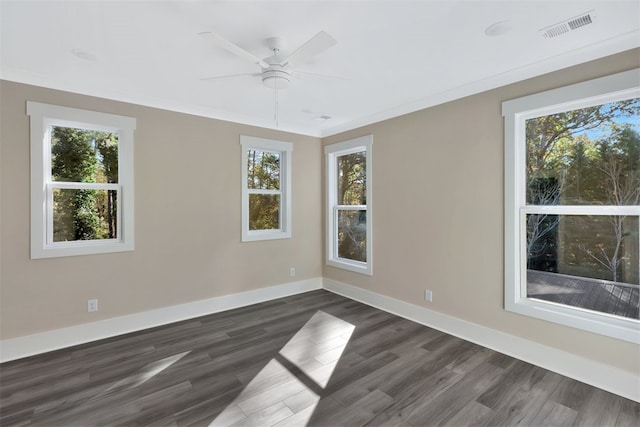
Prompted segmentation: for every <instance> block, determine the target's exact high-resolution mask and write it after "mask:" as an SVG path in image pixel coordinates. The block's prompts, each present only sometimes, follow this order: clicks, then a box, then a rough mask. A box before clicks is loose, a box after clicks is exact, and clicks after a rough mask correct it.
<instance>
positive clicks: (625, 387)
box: [0, 277, 640, 402]
mask: <svg viewBox="0 0 640 427" xmlns="http://www.w3.org/2000/svg"><path fill="white" fill-rule="evenodd" d="M321 288H324V289H326V290H328V291H331V292H334V293H336V294H340V295H343V296H345V297H347V298H350V299H353V300H356V301H360V302H362V303H365V304H367V305H370V306H373V307H376V308H379V309H381V310H384V311H387V312H389V313H392V314H395V315H398V316H401V317H404V318H406V319H409V320H412V321H414V322H417V323H420V324H423V325H426V326H429V327H432V328H434V329H438V330H441V331H443V332H446V333H448V334H451V335H454V336H457V337H459V338H462V339H464V340H467V341H470V342H473V343H476V344H479V345H482V346H484V347H487V348H490V349H492V350H495V351H498V352H500V353H504V354H507V355H509V356H512V357H515V358H517V359H520V360H523V361H525V362H528V363H532V364H534V365H537V366H540V367H542V368H545V369H548V370H550V371H553V372H557V373H559V374H561V375H565V376H567V377H570V378H573V379H576V380H578V381H582V382H584V383H587V384H590V385H593V386H595V387H598V388H601V389H603V390H607V391H610V392H611V393H615V394H617V395H619V396H623V397H625V398H628V399H632V400H634V401H636V402H640V384H639V382H638V378H637V377H636V376H634V375H631V374H629V373H628V372H626V371H623V370H621V369H617V368H615V367H613V366H609V365H605V364H602V363H599V362H596V361H593V360H590V359H587V358H584V357H581V356H578V355H575V354H572V353H568V352H565V351H562V350H558V349H555V348H553V347H548V346H545V345H542V344H539V343H535V342H533V341H529V340H527V339H524V338H521V337H517V336H514V335H509V334H506V333H504V332H500V331H497V330H495V329H490V328H487V327H484V326H480V325H477V324H475V323H471V322H468V321H466V320H462V319H458V318H455V317H452V316H448V315H446V314H442V313H438V312H435V311H432V310H428V309H426V308H424V307H420V306H417V305H414V304H410V303H407V302H404V301H400V300H397V299H394V298H391V297H387V296H384V295H381V294H377V293H375V292H371V291H368V290H365V289H362V288H358V287H355V286H351V285H348V284H346V283H342V282H338V281H335V280H332V279H327V278H324V279H323V278H321V277H316V278H313V279H307V280H301V281H298V282H291V283H286V284H282V285H277V286H272V287H268V288H261V289H256V290H253V291H247V292H241V293H237V294H231V295H225V296H221V297H216V298H209V299H206V300H200V301H194V302H191V303H186V304H180V305H174V306H170V307H164V308H159V309H156V310H150V311H145V312H141V313H136V314H130V315H127V316H120V317H116V318H112V319H106V320H100V321H98V322H92V323H86V324H82V325H77V326H71V327H68V328H63V329H56V330H53V331H48V332H42V333H38V334H33V335H27V336H23V337H18V338H12V339H8V340H4V341H0V362H8V361H11V360H15V359H20V358H23V357H28V356H33V355H35V354H40V353H46V352H48V351H52V350H58V349H61V348H65V347H70V346H74V345H78V344H84V343H87V342H91V341H96V340H99V339H104V338H109V337H113V336H117V335H122V334H126V333H130V332H136V331H140V330H143V329H148V328H152V327H156V326H161V325H166V324H169V323H174V322H179V321H181V320H187V319H192V318H195V317H199V316H205V315H207V314H213V313H218V312H221V311H225V310H231V309H234V308H238V307H244V306H247V305H251V304H256V303H260V302H265V301H269V300H272V299H276V298H282V297H286V296H289V295H295V294H299V293H302V292H307V291H312V290H317V289H321Z"/></svg>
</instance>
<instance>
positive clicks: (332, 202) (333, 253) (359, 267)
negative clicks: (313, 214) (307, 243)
mask: <svg viewBox="0 0 640 427" xmlns="http://www.w3.org/2000/svg"><path fill="white" fill-rule="evenodd" d="M372 145H373V135H366V136H362V137H359V138H355V139H351V140H348V141H343V142H339V143H336V144H331V145H327V146H325V147H324V152H325V155H326V162H327V170H326V173H327V211H326V215H327V216H326V218H327V219H326V223H327V236H326V239H327V254H326V256H327V265H330V266H332V267H338V268H342V269H345V270H349V271H354V272H356V273H361V274H367V275H369V276H372V275H373V257H372V253H373V251H372V247H373V238H372V235H373V233H372V230H373V228H372V224H373V218H372V217H373V215H372V209H371V206H372V200H373V197H372V194H373V190H372V189H373V184H372V177H373V163H372V161H371V146H372ZM360 151H365V152H366V162H367V168H366V180H367V181H366V182H367V188H366V192H367V204H366V205H350V206H348V207H342V206H338V205H337V199H338V194H337V188H338V187H337V171H336V159H337V158H338V157H339V156H343V155H346V154H351V153H357V152H360ZM339 210H364V211H366V212H367V230H366V232H367V262H360V261H354V260H350V259H345V258H340V257H338V239H336V235H335V233H336V230H337V227H338V226H337V221H338V214H337V212H338V211H339Z"/></svg>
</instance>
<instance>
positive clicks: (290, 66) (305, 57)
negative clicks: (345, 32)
mask: <svg viewBox="0 0 640 427" xmlns="http://www.w3.org/2000/svg"><path fill="white" fill-rule="evenodd" d="M198 35H200V36H201V37H203V38H206V39H207V40H211V41H212V42H213V43H214V44H215V45H216V46H218V47H220V48H222V49H225V50H227V51H229V52H231V53H233V54H234V55H237V56H239V57H241V58H244V59H247V60H249V61H251V62H253V63H254V64H256V65H259V66H260V72H257V73H244V74H230V75H225V76H215V77H208V78H204V79H202V80H216V79H224V78H232V77H242V76H254V77H260V78H261V79H262V83H263V84H264V85H265V86H267V87H269V88H272V89H278V90H279V89H287V88H288V87H289V85H290V84H291V77H292V75H295V74H306V75H311V76H318V77H329V76H321V75H317V74H312V73H306V72H302V71H298V70H295V67H297V66H298V65H300V64H304V63H305V62H308V61H309V60H311V59H312V58H313V57H314V56H316V55H318V54H319V53H322V52H324V51H325V50H327V49H329V48H330V47H332V46H334V45H335V44H336V43H337V41H336V40H335V39H334V38H333V37H331V36H330V35H329V34H328V33H326V32H324V31H320V32H319V33H318V34H316V35H315V36H313V37H311V38H310V39H309V40H307V41H306V42H305V43H304V44H302V46H300V47H299V48H297V49H296V50H294V51H293V53H291V54H290V55H288V56H286V57H283V56H282V55H281V54H280V49H281V47H282V39H281V38H280V37H270V38H268V39H266V44H267V47H268V48H269V50H270V51H271V52H272V55H271V56H268V57H266V58H263V59H260V58H259V57H257V56H256V55H254V54H252V53H250V52H247V51H246V50H244V49H242V48H241V47H239V46H237V45H235V44H233V43H231V42H230V41H228V40H227V39H225V38H223V37H222V36H220V35H218V34H216V33H213V32H202V33H199V34H198Z"/></svg>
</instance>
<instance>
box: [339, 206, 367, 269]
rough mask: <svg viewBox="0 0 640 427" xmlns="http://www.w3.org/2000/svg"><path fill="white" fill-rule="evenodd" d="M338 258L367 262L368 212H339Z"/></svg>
mask: <svg viewBox="0 0 640 427" xmlns="http://www.w3.org/2000/svg"><path fill="white" fill-rule="evenodd" d="M338 257H339V258H346V259H351V260H354V261H362V262H367V211H362V210H353V211H344V210H339V211H338Z"/></svg>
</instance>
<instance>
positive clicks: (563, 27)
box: [540, 10, 594, 39]
mask: <svg viewBox="0 0 640 427" xmlns="http://www.w3.org/2000/svg"><path fill="white" fill-rule="evenodd" d="M593 17H594V14H593V10H590V11H589V12H585V13H583V14H582V15H579V16H576V17H575V18H571V19H568V20H566V21H563V22H560V23H558V24H555V25H552V26H550V27H546V28H543V29H541V30H540V32H541V33H542V35H543V36H544V38H546V39H551V38H554V37H558V36H560V35H562V34H565V33H568V32H570V31H573V30H577V29H578V28H580V27H584V26H585V25H589V24H592V23H593Z"/></svg>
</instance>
